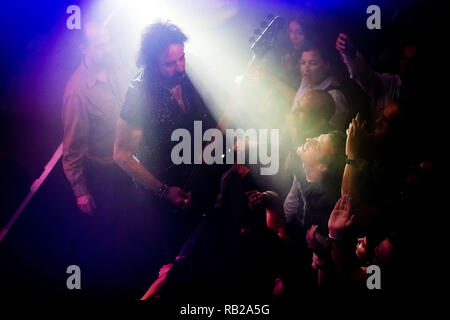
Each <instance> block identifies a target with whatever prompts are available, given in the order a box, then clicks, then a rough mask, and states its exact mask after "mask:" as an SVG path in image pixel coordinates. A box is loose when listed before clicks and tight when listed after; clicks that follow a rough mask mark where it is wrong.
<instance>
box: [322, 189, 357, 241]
mask: <svg viewBox="0 0 450 320" xmlns="http://www.w3.org/2000/svg"><path fill="white" fill-rule="evenodd" d="M354 219H355V214H354V213H353V205H352V199H351V198H350V196H349V195H347V194H345V195H343V196H342V197H341V198H340V199H339V200H338V202H337V203H336V205H335V207H334V209H333V211H332V212H331V215H330V219H329V220H328V231H329V233H330V234H329V237H330V238H332V239H339V238H341V237H342V234H343V233H344V232H345V230H346V229H347V228H349V227H350V226H351V225H352V224H353V222H354Z"/></svg>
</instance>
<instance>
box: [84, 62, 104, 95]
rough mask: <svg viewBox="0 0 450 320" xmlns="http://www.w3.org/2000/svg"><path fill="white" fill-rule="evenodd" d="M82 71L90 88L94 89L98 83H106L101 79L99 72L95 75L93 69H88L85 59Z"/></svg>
mask: <svg viewBox="0 0 450 320" xmlns="http://www.w3.org/2000/svg"><path fill="white" fill-rule="evenodd" d="M80 70H81V72H82V74H83V76H84V77H85V79H86V83H87V85H88V87H89V88H92V87H93V86H94V85H95V83H96V82H97V81H98V82H104V81H103V80H102V79H101V78H100V73H98V72H97V73H95V72H93V71H92V70H91V69H88V67H87V66H86V63H85V61H84V59H83V62H82V63H81V66H80Z"/></svg>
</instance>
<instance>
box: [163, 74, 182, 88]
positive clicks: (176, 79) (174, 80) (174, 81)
mask: <svg viewBox="0 0 450 320" xmlns="http://www.w3.org/2000/svg"><path fill="white" fill-rule="evenodd" d="M185 78H186V73H185V72H176V73H174V74H173V76H171V77H170V78H164V84H165V85H166V86H167V87H169V88H174V87H176V86H177V85H180V84H181V83H182V82H183V80H184V79H185Z"/></svg>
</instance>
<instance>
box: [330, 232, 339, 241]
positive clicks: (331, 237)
mask: <svg viewBox="0 0 450 320" xmlns="http://www.w3.org/2000/svg"><path fill="white" fill-rule="evenodd" d="M328 238H329V239H330V240H332V241H336V240H337V239H336V238H335V237H333V236H332V235H331V233H328Z"/></svg>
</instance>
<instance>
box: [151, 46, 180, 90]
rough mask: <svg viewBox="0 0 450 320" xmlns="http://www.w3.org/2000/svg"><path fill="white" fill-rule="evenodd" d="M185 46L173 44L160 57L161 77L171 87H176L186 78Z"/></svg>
mask: <svg viewBox="0 0 450 320" xmlns="http://www.w3.org/2000/svg"><path fill="white" fill-rule="evenodd" d="M185 66H186V60H185V54H184V44H182V43H172V44H170V45H169V46H168V47H167V49H166V50H164V51H163V52H162V53H161V54H160V55H159V56H158V70H159V73H160V75H161V76H162V77H163V79H164V80H165V81H166V83H167V84H168V85H169V86H170V87H173V86H176V85H177V84H179V83H180V82H181V80H182V79H183V78H184V77H185Z"/></svg>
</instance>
